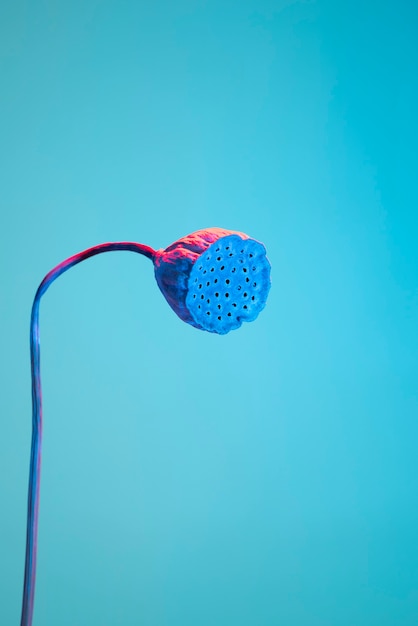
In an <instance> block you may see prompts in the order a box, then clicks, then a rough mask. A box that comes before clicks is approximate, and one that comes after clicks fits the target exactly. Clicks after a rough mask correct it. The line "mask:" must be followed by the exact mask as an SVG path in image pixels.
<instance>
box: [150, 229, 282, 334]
mask: <svg viewBox="0 0 418 626" xmlns="http://www.w3.org/2000/svg"><path fill="white" fill-rule="evenodd" d="M153 261H154V266H155V278H156V280H157V283H158V286H159V288H160V289H161V291H162V293H163V294H164V296H165V298H166V300H167V302H168V303H169V305H170V306H171V308H172V309H173V310H174V311H175V312H176V313H177V315H178V316H179V317H180V318H181V319H182V320H183V321H185V322H187V323H188V324H191V325H192V326H195V327H196V328H200V329H202V330H207V331H209V332H212V333H218V334H219V335H225V334H226V333H228V332H229V331H230V330H234V329H236V328H239V327H240V326H241V324H242V322H244V321H246V322H251V321H253V320H255V319H256V317H257V316H258V314H259V313H260V311H261V310H262V309H263V308H264V306H265V304H266V300H267V296H268V292H269V290H270V263H269V261H268V259H267V257H266V250H265V248H264V246H263V244H262V243H260V242H258V241H256V240H255V239H251V238H250V237H248V235H246V234H244V233H241V232H238V231H231V230H225V229H222V228H207V229H205V230H198V231H196V232H195V233H192V234H191V235H187V236H186V237H183V238H182V239H178V240H177V241H176V242H174V243H173V244H171V245H170V246H168V248H166V249H165V250H159V251H158V252H156V253H155V255H154V259H153Z"/></svg>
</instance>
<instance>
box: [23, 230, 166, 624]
mask: <svg viewBox="0 0 418 626" xmlns="http://www.w3.org/2000/svg"><path fill="white" fill-rule="evenodd" d="M113 250H130V251H131V252H138V253H139V254H142V255H144V256H146V257H147V258H149V259H151V260H152V261H153V260H154V256H155V250H153V249H152V248H150V247H149V246H145V245H143V244H140V243H135V242H129V241H120V242H115V243H102V244H100V245H98V246H93V247H92V248H88V249H87V250H83V251H82V252H79V253H78V254H75V255H74V256H72V257H70V258H68V259H66V260H65V261H63V262H62V263H60V264H59V265H57V266H56V267H54V269H52V270H51V271H50V272H49V273H48V274H47V275H46V276H45V278H44V279H43V281H42V282H41V284H40V285H39V287H38V290H37V292H36V295H35V298H34V301H33V305H32V314H31V322H30V354H31V376H32V444H31V455H30V468H29V489H28V513H27V527H26V555H25V580H24V584H23V600H22V616H21V621H20V626H32V618H33V607H34V597H35V580H36V553H37V542H38V512H39V486H40V478H41V444H42V389H41V372H40V342H39V304H40V300H41V297H42V296H43V294H44V293H45V291H46V290H47V289H48V287H49V286H50V284H51V283H53V282H54V280H55V279H56V278H58V276H60V275H61V274H63V273H64V272H66V271H67V270H68V269H70V267H73V265H77V263H81V261H84V260H85V259H88V258H89V257H91V256H95V255H96V254H101V253H102V252H111V251H113Z"/></svg>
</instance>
